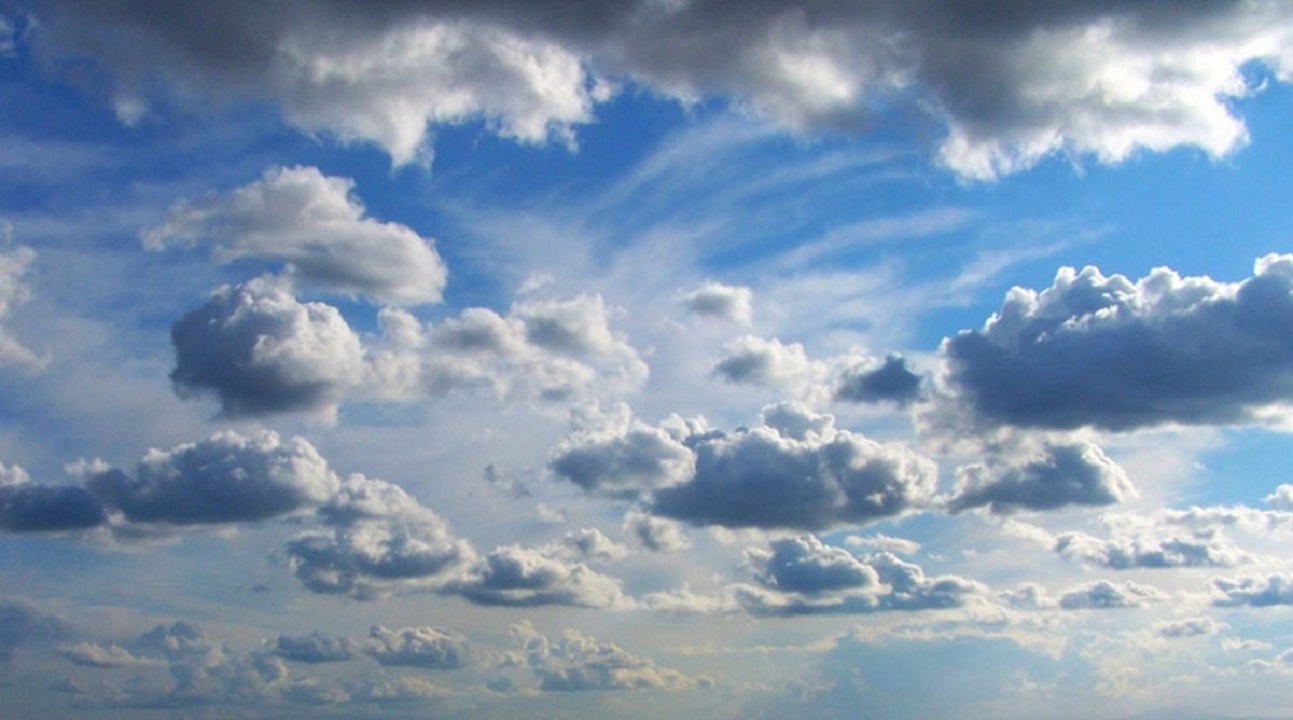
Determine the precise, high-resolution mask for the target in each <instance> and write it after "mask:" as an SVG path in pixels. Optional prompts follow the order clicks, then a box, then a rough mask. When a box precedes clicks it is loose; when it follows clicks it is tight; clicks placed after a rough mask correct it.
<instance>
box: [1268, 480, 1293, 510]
mask: <svg viewBox="0 0 1293 720" xmlns="http://www.w3.org/2000/svg"><path fill="white" fill-rule="evenodd" d="M1263 500H1264V501H1265V503H1266V504H1267V505H1269V506H1271V507H1272V508H1274V509H1275V510H1279V511H1282V512H1293V485H1287V484H1285V485H1280V486H1279V487H1277V488H1275V490H1274V492H1272V493H1271V494H1270V495H1267V496H1266V497H1265V498H1263Z"/></svg>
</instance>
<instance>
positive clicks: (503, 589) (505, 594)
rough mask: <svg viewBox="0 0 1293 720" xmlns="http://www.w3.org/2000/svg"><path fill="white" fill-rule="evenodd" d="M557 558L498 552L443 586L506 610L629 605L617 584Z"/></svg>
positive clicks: (530, 551) (519, 550)
mask: <svg viewBox="0 0 1293 720" xmlns="http://www.w3.org/2000/svg"><path fill="white" fill-rule="evenodd" d="M558 554H559V553H558V552H554V550H553V549H551V548H524V547H520V546H516V545H512V546H508V547H502V548H499V549H497V550H494V551H493V552H491V553H489V554H488V555H486V556H485V557H484V558H482V559H481V560H480V561H479V562H478V563H477V564H476V566H475V567H473V568H472V569H471V570H470V572H469V574H468V577H467V578H466V579H465V580H462V581H458V582H455V583H452V584H450V585H449V586H447V588H446V592H449V593H452V594H456V595H461V596H462V597H464V598H466V599H467V600H469V601H471V602H473V603H476V604H477V605H496V606H506V607H537V606H541V605H570V606H575V607H590V608H619V607H626V606H628V605H629V604H630V601H629V599H628V598H627V597H625V595H624V591H623V588H622V587H621V584H620V581H619V580H617V579H615V578H612V577H609V576H606V575H603V574H601V573H599V572H597V571H596V570H593V569H592V568H590V567H588V566H587V565H585V564H584V563H582V562H572V561H569V560H566V559H564V558H562V557H557V556H556V555H558Z"/></svg>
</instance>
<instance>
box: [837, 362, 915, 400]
mask: <svg viewBox="0 0 1293 720" xmlns="http://www.w3.org/2000/svg"><path fill="white" fill-rule="evenodd" d="M922 383H923V378H922V376H921V375H919V374H917V373H915V372H912V371H911V369H910V368H908V367H907V361H906V360H905V359H904V358H903V357H902V356H901V355H890V356H889V357H887V358H885V359H884V362H883V363H882V364H879V365H876V364H875V363H874V362H862V363H858V364H855V365H851V366H849V367H846V368H844V369H843V370H842V371H841V372H840V374H839V377H838V379H837V381H836V386H835V395H834V397H835V399H836V400H842V401H845V402H856V403H874V402H891V403H895V404H897V405H899V406H905V405H909V404H910V403H913V402H915V401H916V400H919V399H920V397H921V394H922V391H921V385H922Z"/></svg>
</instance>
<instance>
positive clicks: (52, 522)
mask: <svg viewBox="0 0 1293 720" xmlns="http://www.w3.org/2000/svg"><path fill="white" fill-rule="evenodd" d="M106 521H107V514H106V513H105V512H104V510H103V506H102V505H101V504H100V503H99V500H98V499H97V498H95V497H94V496H93V495H92V494H90V492H89V491H87V490H86V489H85V488H83V487H81V486H79V485H42V484H37V483H33V482H31V478H30V477H28V475H27V473H26V471H24V470H23V469H22V468H20V467H18V466H16V465H15V466H12V467H8V468H6V467H5V466H4V465H3V464H0V530H3V531H6V532H58V531H66V530H85V529H88V528H92V527H97V526H99V525H102V524H103V523H104V522H106Z"/></svg>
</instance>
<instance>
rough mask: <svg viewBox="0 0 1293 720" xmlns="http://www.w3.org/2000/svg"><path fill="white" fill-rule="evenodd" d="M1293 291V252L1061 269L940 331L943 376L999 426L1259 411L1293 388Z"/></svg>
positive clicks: (1195, 419) (1226, 417)
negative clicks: (1140, 271)
mask: <svg viewBox="0 0 1293 720" xmlns="http://www.w3.org/2000/svg"><path fill="white" fill-rule="evenodd" d="M1291 290H1293V256H1288V255H1286V256H1279V255H1268V256H1266V257H1264V258H1262V259H1260V260H1258V261H1257V263H1256V267H1255V271H1254V275H1253V276H1252V277H1250V278H1248V279H1246V280H1244V281H1242V282H1238V283H1221V282H1217V281H1214V280H1211V279H1209V278H1207V277H1181V276H1179V275H1177V274H1176V273H1174V272H1172V271H1171V270H1168V269H1165V268H1159V269H1156V270H1154V271H1153V272H1151V273H1150V274H1149V275H1148V276H1147V277H1145V278H1143V279H1141V280H1139V281H1137V282H1135V283H1133V282H1131V281H1130V280H1128V279H1127V278H1125V277H1122V276H1121V275H1113V276H1110V277H1105V276H1104V275H1101V274H1100V272H1099V271H1098V270H1096V269H1095V268H1091V267H1088V268H1086V269H1084V270H1082V271H1081V272H1075V271H1074V270H1072V269H1069V268H1065V269H1063V270H1061V271H1060V273H1059V274H1058V275H1057V276H1056V278H1055V282H1054V284H1053V285H1052V286H1051V287H1050V288H1048V289H1046V290H1044V291H1042V292H1041V293H1036V292H1033V291H1030V290H1024V289H1021V288H1015V289H1013V290H1011V291H1010V293H1009V294H1008V295H1007V296H1006V301H1005V304H1004V305H1003V306H1002V308H1001V310H1000V311H998V312H997V314H996V315H994V316H993V317H992V319H990V320H989V321H988V322H987V324H986V325H985V326H984V328H983V329H982V330H976V331H964V332H962V333H961V334H960V335H958V336H956V337H954V338H951V339H949V340H947V341H946V342H945V343H944V345H943V354H944V357H945V360H946V364H947V366H946V367H947V374H946V383H947V387H948V389H949V391H950V392H951V393H953V394H954V395H955V397H956V399H957V401H959V402H960V403H962V404H963V405H964V406H965V407H966V408H968V409H969V410H970V411H971V412H972V413H973V415H974V416H975V417H976V418H977V419H978V420H979V421H981V422H985V423H991V424H1001V425H1015V426H1022V427H1036V428H1052V429H1072V428H1079V427H1083V426H1094V427H1099V428H1104V429H1109V430H1131V429H1135V428H1140V427H1150V426H1155V425H1162V424H1165V423H1180V424H1187V425H1204V424H1230V423H1242V422H1255V421H1258V420H1259V419H1260V417H1261V414H1262V412H1263V411H1265V410H1268V409H1270V408H1272V407H1278V406H1280V405H1287V404H1289V402H1290V401H1291V400H1293V340H1290V338H1293V293H1291V292H1290V291H1291ZM935 412H948V409H947V408H946V407H938V406H937V404H936V410H935ZM935 422H937V420H935Z"/></svg>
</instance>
